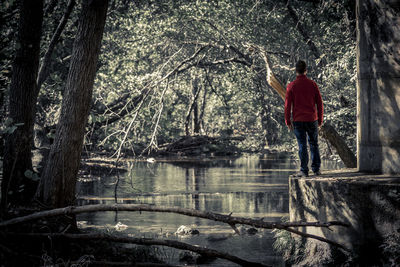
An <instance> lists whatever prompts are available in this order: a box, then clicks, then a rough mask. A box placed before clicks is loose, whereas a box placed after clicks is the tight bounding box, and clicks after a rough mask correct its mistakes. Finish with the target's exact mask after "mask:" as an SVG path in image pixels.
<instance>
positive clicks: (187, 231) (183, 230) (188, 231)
mask: <svg viewBox="0 0 400 267" xmlns="http://www.w3.org/2000/svg"><path fill="white" fill-rule="evenodd" d="M175 234H176V235H199V234H200V232H199V230H197V229H192V228H190V227H189V226H185V225H181V226H179V228H178V230H176V232H175Z"/></svg>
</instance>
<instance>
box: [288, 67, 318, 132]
mask: <svg viewBox="0 0 400 267" xmlns="http://www.w3.org/2000/svg"><path fill="white" fill-rule="evenodd" d="M292 113H293V121H316V120H318V125H321V124H322V119H323V115H324V106H323V103H322V98H321V93H320V92H319V89H318V86H317V84H316V83H315V82H314V81H312V80H310V79H308V78H307V76H306V75H299V76H297V78H296V80H294V81H293V82H291V83H289V85H288V86H287V89H286V99H285V122H286V125H289V124H290V116H291V114H292Z"/></svg>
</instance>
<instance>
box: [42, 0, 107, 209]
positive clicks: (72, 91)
mask: <svg viewBox="0 0 400 267" xmlns="http://www.w3.org/2000/svg"><path fill="white" fill-rule="evenodd" d="M107 6H108V0H97V1H90V0H85V1H83V3H82V11H81V14H80V18H79V26H78V31H77V36H76V39H75V42H74V47H73V51H72V56H71V65H70V68H69V73H68V78H67V81H66V86H65V90H64V96H63V102H62V107H61V114H60V118H59V123H58V125H57V130H56V137H55V141H54V144H53V146H52V147H51V151H50V154H49V160H48V162H47V164H46V166H45V168H44V171H43V175H42V178H41V181H40V186H39V189H38V192H37V197H38V198H39V199H40V200H42V201H43V202H44V203H45V204H47V205H49V206H52V207H64V206H67V205H70V204H73V203H74V200H75V185H76V177H77V174H78V169H79V165H80V159H81V152H82V145H83V137H84V133H85V126H86V123H87V119H88V114H89V110H90V104H91V98H92V90H93V83H94V77H95V74H96V67H97V61H98V56H99V53H100V46H101V40H102V36H103V30H104V25H105V19H106V12H107Z"/></svg>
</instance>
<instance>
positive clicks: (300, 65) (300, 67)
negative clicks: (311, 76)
mask: <svg viewBox="0 0 400 267" xmlns="http://www.w3.org/2000/svg"><path fill="white" fill-rule="evenodd" d="M306 70H307V65H306V63H305V62H304V61H303V60H299V61H297V63H296V72H297V73H298V74H304V72H306Z"/></svg>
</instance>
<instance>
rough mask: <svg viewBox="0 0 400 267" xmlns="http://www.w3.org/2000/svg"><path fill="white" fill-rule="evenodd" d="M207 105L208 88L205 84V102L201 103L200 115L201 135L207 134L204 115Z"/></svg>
mask: <svg viewBox="0 0 400 267" xmlns="http://www.w3.org/2000/svg"><path fill="white" fill-rule="evenodd" d="M206 105H207V87H206V85H205V84H204V93H203V102H202V103H201V109H200V115H199V124H200V134H205V127H204V113H205V110H206Z"/></svg>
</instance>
